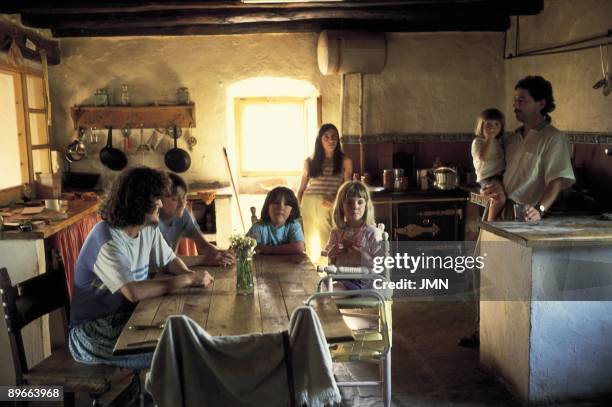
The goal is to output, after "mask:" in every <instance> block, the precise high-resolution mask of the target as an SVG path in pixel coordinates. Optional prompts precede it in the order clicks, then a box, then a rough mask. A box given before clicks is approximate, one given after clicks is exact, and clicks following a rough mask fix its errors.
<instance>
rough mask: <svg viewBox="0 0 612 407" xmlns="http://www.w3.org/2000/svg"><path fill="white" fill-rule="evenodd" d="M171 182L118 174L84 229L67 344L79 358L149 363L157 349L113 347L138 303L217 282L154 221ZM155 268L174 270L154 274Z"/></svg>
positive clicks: (133, 172) (151, 174)
mask: <svg viewBox="0 0 612 407" xmlns="http://www.w3.org/2000/svg"><path fill="white" fill-rule="evenodd" d="M168 188H169V180H168V177H167V176H166V175H165V174H164V173H162V172H160V171H156V170H154V169H151V168H146V167H139V168H133V169H130V170H126V171H124V172H123V173H122V174H121V175H120V177H119V178H118V179H117V180H116V181H115V183H114V184H113V186H112V189H111V190H110V192H109V193H108V195H107V197H106V198H105V201H104V202H103V203H102V206H101V207H100V214H101V216H102V219H103V220H102V221H101V222H99V223H98V224H97V225H96V226H94V228H93V229H92V231H91V232H90V234H89V236H87V239H86V241H85V243H84V245H83V247H82V249H81V253H80V254H79V258H78V260H77V265H76V271H75V275H74V296H73V298H72V305H71V312H70V334H69V347H70V353H71V354H72V356H73V358H74V359H75V360H76V361H78V362H82V363H87V364H96V363H105V364H110V365H116V366H120V367H126V368H131V369H145V368H148V367H149V366H150V364H151V358H152V356H153V354H152V353H146V354H139V355H125V356H114V355H113V354H112V352H113V348H114V346H115V343H116V342H117V339H118V337H119V334H120V333H121V331H122V329H123V327H124V325H125V324H126V322H127V321H128V319H129V317H130V315H131V312H132V311H133V309H134V307H135V305H136V303H137V302H138V301H140V300H144V299H147V298H152V297H157V296H160V295H164V294H166V293H168V292H170V291H172V290H176V289H178V288H183V287H187V286H204V287H208V286H209V285H210V284H211V283H212V282H213V278H212V277H211V276H210V274H208V272H207V271H192V270H190V269H189V268H187V267H186V266H185V264H184V263H183V262H182V261H181V259H179V258H178V257H176V256H175V254H174V251H173V250H172V249H171V248H170V247H169V246H168V245H167V244H166V242H165V241H164V239H163V237H162V236H161V233H160V232H159V229H158V228H157V224H158V222H159V208H160V207H161V206H162V203H161V198H162V197H163V196H164V195H166V193H167V190H168ZM150 268H163V270H164V271H166V272H168V273H171V274H174V276H171V277H167V278H156V279H149V278H148V277H149V269H150Z"/></svg>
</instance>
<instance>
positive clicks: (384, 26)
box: [53, 17, 510, 38]
mask: <svg viewBox="0 0 612 407" xmlns="http://www.w3.org/2000/svg"><path fill="white" fill-rule="evenodd" d="M509 27H510V19H509V18H508V17H496V18H489V19H485V20H478V21H477V20H466V21H456V20H455V21H448V20H438V21H426V22H425V21H413V22H410V23H406V22H404V21H372V20H350V21H347V20H308V21H292V22H276V23H272V22H262V23H246V24H212V25H211V24H200V25H183V26H174V27H138V28H117V27H107V28H90V29H78V28H70V29H56V30H53V35H54V36H55V37H60V38H61V37H120V36H182V35H231V34H259V33H294V32H318V31H321V30H324V29H329V30H364V31H379V32H380V31H385V32H442V31H489V32H503V31H505V30H507V29H508V28H509Z"/></svg>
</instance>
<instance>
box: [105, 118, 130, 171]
mask: <svg viewBox="0 0 612 407" xmlns="http://www.w3.org/2000/svg"><path fill="white" fill-rule="evenodd" d="M100 161H101V162H102V164H104V165H105V166H106V167H108V168H110V169H111V170H113V171H121V170H122V169H124V168H125V166H126V165H127V157H126V156H125V154H124V153H123V151H121V150H117V149H116V148H113V128H112V127H109V128H108V138H107V139H106V147H104V148H103V149H102V150H100Z"/></svg>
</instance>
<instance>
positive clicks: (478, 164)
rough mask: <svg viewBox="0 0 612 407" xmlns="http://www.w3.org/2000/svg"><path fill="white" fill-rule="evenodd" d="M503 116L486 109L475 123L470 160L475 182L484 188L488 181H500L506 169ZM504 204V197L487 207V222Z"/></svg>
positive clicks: (493, 217) (496, 214) (497, 213)
mask: <svg viewBox="0 0 612 407" xmlns="http://www.w3.org/2000/svg"><path fill="white" fill-rule="evenodd" d="M504 125H505V119H504V114H503V113H502V112H500V111H499V110H497V109H487V110H484V111H483V112H482V113H480V116H478V121H477V123H476V131H475V134H476V137H475V138H474V141H473V142H472V159H473V161H474V168H475V170H476V181H477V182H478V183H480V185H481V186H485V185H486V184H487V183H488V181H489V180H491V179H494V178H498V179H500V180H501V177H502V174H503V172H504V170H505V168H506V162H505V159H504V149H503V146H502V136H503V135H504ZM505 203H506V197H505V196H501V197H500V199H499V200H497V201H492V203H491V204H490V205H489V214H488V217H487V220H488V221H493V220H495V219H496V218H497V216H498V215H499V213H500V211H501V210H502V209H503V207H504V205H505Z"/></svg>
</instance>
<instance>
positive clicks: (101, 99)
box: [94, 89, 109, 106]
mask: <svg viewBox="0 0 612 407" xmlns="http://www.w3.org/2000/svg"><path fill="white" fill-rule="evenodd" d="M94 105H95V106H108V105H109V103H108V93H106V90H105V89H96V93H95V94H94Z"/></svg>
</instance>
